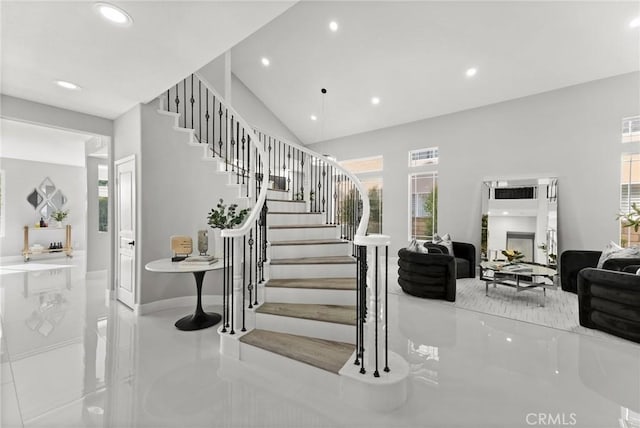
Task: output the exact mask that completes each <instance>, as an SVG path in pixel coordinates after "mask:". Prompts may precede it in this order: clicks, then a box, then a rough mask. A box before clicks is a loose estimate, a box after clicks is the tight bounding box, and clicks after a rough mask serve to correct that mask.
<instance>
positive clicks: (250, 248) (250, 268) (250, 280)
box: [247, 228, 257, 309]
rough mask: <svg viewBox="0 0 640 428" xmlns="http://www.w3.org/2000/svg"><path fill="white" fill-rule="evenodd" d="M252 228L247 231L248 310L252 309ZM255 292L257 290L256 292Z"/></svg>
mask: <svg viewBox="0 0 640 428" xmlns="http://www.w3.org/2000/svg"><path fill="white" fill-rule="evenodd" d="M253 271H254V268H253V228H251V229H249V285H248V286H247V288H248V289H249V309H251V308H253ZM256 291H257V290H256Z"/></svg>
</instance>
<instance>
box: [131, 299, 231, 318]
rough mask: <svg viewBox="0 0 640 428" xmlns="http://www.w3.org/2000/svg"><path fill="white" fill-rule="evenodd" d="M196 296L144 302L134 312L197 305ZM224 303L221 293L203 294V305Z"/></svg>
mask: <svg viewBox="0 0 640 428" xmlns="http://www.w3.org/2000/svg"><path fill="white" fill-rule="evenodd" d="M195 305H196V296H182V297H174V298H172V299H163V300H157V301H155V302H150V303H143V304H141V305H136V307H135V308H134V313H135V314H136V315H147V314H150V313H153V312H158V311H163V310H165V309H173V308H183V307H195ZM207 305H222V296H221V295H208V296H202V306H207Z"/></svg>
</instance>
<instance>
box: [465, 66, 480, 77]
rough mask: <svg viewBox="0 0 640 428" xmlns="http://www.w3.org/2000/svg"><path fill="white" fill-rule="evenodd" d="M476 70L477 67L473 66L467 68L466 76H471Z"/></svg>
mask: <svg viewBox="0 0 640 428" xmlns="http://www.w3.org/2000/svg"><path fill="white" fill-rule="evenodd" d="M477 72H478V69H477V68H475V67H472V68H469V69H468V70H467V72H466V75H467V77H473V76H475V75H476V73H477Z"/></svg>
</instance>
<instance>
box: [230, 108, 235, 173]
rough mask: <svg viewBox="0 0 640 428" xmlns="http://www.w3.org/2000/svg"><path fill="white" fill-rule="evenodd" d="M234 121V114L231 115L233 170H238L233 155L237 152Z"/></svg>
mask: <svg viewBox="0 0 640 428" xmlns="http://www.w3.org/2000/svg"><path fill="white" fill-rule="evenodd" d="M233 121H234V117H233V115H231V172H235V170H236V163H235V161H234V160H233V156H234V154H235V148H236V141H235V140H234V138H233V137H234V134H235V132H234V130H233V128H234V127H233Z"/></svg>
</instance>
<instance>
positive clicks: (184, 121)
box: [182, 79, 187, 128]
mask: <svg viewBox="0 0 640 428" xmlns="http://www.w3.org/2000/svg"><path fill="white" fill-rule="evenodd" d="M182 101H183V103H182V127H183V128H186V127H187V79H182Z"/></svg>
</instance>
